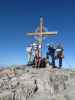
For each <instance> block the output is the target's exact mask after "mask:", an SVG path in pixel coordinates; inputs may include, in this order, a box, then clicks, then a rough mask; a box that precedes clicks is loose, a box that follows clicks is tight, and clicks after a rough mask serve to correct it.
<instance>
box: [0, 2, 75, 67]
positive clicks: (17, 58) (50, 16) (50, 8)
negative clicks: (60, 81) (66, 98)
mask: <svg viewBox="0 0 75 100" xmlns="http://www.w3.org/2000/svg"><path fill="white" fill-rule="evenodd" d="M40 16H43V17H44V22H45V25H46V27H47V29H48V31H58V35H57V36H55V37H48V38H46V39H45V40H44V43H45V44H47V43H62V44H63V45H64V56H65V58H64V60H63V67H65V68H67V67H68V68H72V67H73V68H74V67H75V0H0V65H11V64H26V62H27V54H26V50H25V48H26V46H28V45H29V44H30V43H32V42H34V41H35V38H34V37H29V36H27V35H26V33H28V32H33V31H35V29H36V27H37V26H38V25H39V19H40ZM44 52H46V51H44ZM44 52H43V53H44Z"/></svg>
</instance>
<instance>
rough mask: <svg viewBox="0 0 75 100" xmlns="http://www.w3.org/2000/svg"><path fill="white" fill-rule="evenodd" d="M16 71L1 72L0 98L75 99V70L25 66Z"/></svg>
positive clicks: (14, 99)
mask: <svg viewBox="0 0 75 100" xmlns="http://www.w3.org/2000/svg"><path fill="white" fill-rule="evenodd" d="M8 70H11V69H8ZM15 72H16V74H15V75H14V74H13V75H8V74H4V73H3V74H2V75H1V74H0V100H75V71H74V70H67V69H52V68H41V69H39V68H38V69H36V68H30V67H25V68H16V69H15Z"/></svg>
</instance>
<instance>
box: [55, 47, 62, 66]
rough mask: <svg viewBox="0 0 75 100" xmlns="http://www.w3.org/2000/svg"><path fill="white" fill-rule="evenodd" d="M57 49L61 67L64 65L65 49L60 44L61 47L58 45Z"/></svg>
mask: <svg viewBox="0 0 75 100" xmlns="http://www.w3.org/2000/svg"><path fill="white" fill-rule="evenodd" d="M56 51H57V58H58V59H59V68H61V67H62V59H63V58H64V54H63V51H64V49H63V47H61V46H59V47H57V49H56Z"/></svg>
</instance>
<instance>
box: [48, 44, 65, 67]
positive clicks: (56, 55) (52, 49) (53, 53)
mask: <svg viewBox="0 0 75 100" xmlns="http://www.w3.org/2000/svg"><path fill="white" fill-rule="evenodd" d="M63 51H64V49H63V47H62V46H61V45H58V46H54V45H50V44H49V45H48V52H47V53H46V58H47V59H48V60H49V57H51V60H52V61H51V65H52V66H53V68H55V67H56V64H55V60H58V61H59V68H61V67H62V59H63V58H64V54H63Z"/></svg>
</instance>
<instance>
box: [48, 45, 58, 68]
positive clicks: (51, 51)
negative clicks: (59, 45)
mask: <svg viewBox="0 0 75 100" xmlns="http://www.w3.org/2000/svg"><path fill="white" fill-rule="evenodd" d="M55 50H56V49H55V48H54V46H53V45H52V46H51V45H48V52H47V54H46V56H47V59H49V56H51V59H52V66H53V68H55Z"/></svg>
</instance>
